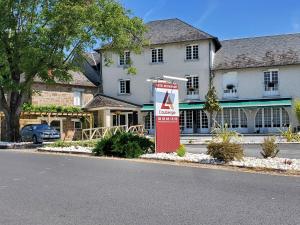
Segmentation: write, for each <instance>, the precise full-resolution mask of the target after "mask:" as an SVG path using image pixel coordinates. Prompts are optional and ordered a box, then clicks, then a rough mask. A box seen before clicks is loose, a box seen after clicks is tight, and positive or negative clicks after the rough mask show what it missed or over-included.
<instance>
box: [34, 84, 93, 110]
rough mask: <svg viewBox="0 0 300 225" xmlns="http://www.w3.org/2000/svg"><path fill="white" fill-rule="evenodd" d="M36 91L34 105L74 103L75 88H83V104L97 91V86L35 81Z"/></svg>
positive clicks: (67, 104) (66, 104)
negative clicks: (50, 83) (47, 83)
mask: <svg viewBox="0 0 300 225" xmlns="http://www.w3.org/2000/svg"><path fill="white" fill-rule="evenodd" d="M32 89H33V90H34V91H35V93H34V94H33V95H32V100H31V102H32V104H33V105H60V106H73V105H74V90H76V89H78V90H82V93H83V95H82V100H83V106H84V105H85V104H87V103H88V102H89V101H90V100H91V99H92V98H93V96H94V95H95V94H96V93H97V87H76V86H71V85H62V84H55V85H46V84H42V83H35V84H34V85H33V87H32Z"/></svg>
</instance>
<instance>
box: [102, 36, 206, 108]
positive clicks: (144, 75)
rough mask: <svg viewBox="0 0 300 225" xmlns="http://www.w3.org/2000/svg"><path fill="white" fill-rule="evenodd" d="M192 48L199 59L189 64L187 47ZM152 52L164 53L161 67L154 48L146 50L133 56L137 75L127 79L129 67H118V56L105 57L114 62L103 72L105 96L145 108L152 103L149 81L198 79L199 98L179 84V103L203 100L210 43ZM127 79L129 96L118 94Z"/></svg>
mask: <svg viewBox="0 0 300 225" xmlns="http://www.w3.org/2000/svg"><path fill="white" fill-rule="evenodd" d="M190 44H193V45H198V47H199V48H198V51H199V59H192V60H186V47H187V46H188V45H190ZM153 48H161V49H163V62H162V63H161V62H158V63H152V54H151V53H152V51H151V49H152V48H144V49H143V51H142V53H141V54H139V55H137V54H133V53H131V55H130V57H131V61H132V63H133V66H134V67H135V68H136V69H137V74H136V75H128V74H127V70H126V66H125V67H124V66H121V65H119V55H118V54H115V53H108V52H105V53H103V55H104V57H105V56H106V57H110V58H111V59H112V61H113V64H112V65H110V66H103V69H102V77H103V92H104V94H105V95H108V96H112V97H115V98H118V99H121V100H126V101H129V102H133V103H136V104H140V105H142V104H145V103H150V102H152V101H153V97H152V88H151V83H149V82H147V79H149V78H155V77H162V76H163V75H170V76H177V77H186V76H197V77H198V78H199V91H198V94H193V95H187V88H186V83H184V82H179V83H178V84H179V96H180V102H184V101H187V100H191V99H195V98H196V99H197V100H204V98H205V95H206V93H207V90H208V85H207V84H208V79H209V41H208V40H203V41H198V42H185V43H174V44H164V45H159V46H155V47H153ZM104 57H103V60H104ZM103 64H104V62H103ZM124 79H125V80H130V85H131V93H130V94H120V92H119V82H120V80H124Z"/></svg>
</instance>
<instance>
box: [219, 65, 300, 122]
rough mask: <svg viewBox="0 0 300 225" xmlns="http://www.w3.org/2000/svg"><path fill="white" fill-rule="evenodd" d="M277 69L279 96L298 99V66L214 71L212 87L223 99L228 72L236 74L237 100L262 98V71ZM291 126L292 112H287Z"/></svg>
mask: <svg viewBox="0 0 300 225" xmlns="http://www.w3.org/2000/svg"><path fill="white" fill-rule="evenodd" d="M269 69H278V80H279V96H274V97H281V98H284V97H292V98H293V99H300V65H290V66H280V67H269V68H254V69H252V68H251V69H239V70H228V71H216V72H215V78H214V85H215V88H216V91H217V94H218V97H219V99H223V75H224V74H225V73H228V72H237V79H238V99H261V98H264V97H265V96H264V71H267V70H269ZM288 112H289V114H290V119H291V122H292V124H293V125H297V124H298V122H297V119H296V116H295V114H294V110H293V109H292V108H291V109H290V110H288Z"/></svg>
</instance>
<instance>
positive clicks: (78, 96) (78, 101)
mask: <svg viewBox="0 0 300 225" xmlns="http://www.w3.org/2000/svg"><path fill="white" fill-rule="evenodd" d="M74 106H82V91H74Z"/></svg>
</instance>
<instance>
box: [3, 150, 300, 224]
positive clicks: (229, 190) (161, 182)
mask: <svg viewBox="0 0 300 225" xmlns="http://www.w3.org/2000/svg"><path fill="white" fill-rule="evenodd" d="M299 206H300V178H298V177H284V176H271V175H260V174H250V173H241V172H232V171H231V172H230V171H222V170H214V169H200V168H188V167H180V166H172V165H160V164H151V163H141V162H130V161H124V160H111V159H99V158H87V157H76V156H61V155H50V154H36V153H21V152H9V151H0V224H3V225H41V224H43V225H119V224H120V225H121V224H122V225H144V224H145V225H168V224H170V225H194V224H205V225H216V224H228V225H233V224H239V225H258V224H264V225H269V224H270V225H282V224H284V225H299V224H300V207H299Z"/></svg>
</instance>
